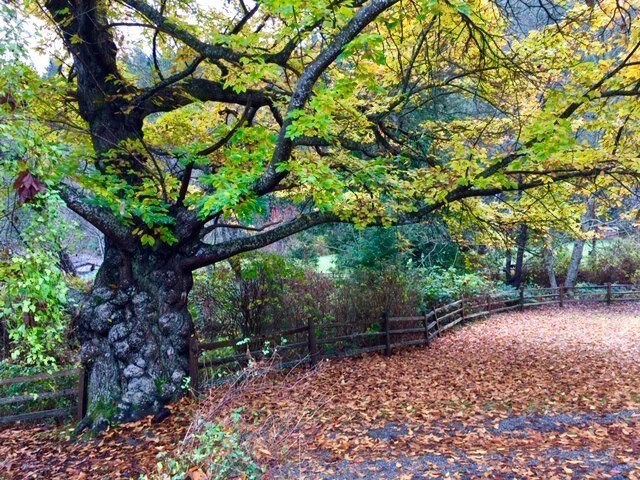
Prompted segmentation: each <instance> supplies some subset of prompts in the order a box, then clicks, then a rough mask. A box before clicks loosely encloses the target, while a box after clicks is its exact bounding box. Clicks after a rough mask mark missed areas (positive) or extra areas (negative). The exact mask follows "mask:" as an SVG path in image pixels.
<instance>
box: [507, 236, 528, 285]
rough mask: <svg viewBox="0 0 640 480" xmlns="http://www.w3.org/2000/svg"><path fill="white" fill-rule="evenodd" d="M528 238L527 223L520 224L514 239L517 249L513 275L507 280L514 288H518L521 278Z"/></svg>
mask: <svg viewBox="0 0 640 480" xmlns="http://www.w3.org/2000/svg"><path fill="white" fill-rule="evenodd" d="M528 239H529V227H528V226H527V225H524V224H523V225H520V228H519V231H518V238H517V240H516V243H517V247H518V250H517V252H516V264H515V270H514V272H513V276H511V278H510V279H509V280H508V283H509V285H512V286H514V287H516V288H520V285H521V284H522V280H523V278H522V277H523V267H524V254H525V249H526V247H527V240H528Z"/></svg>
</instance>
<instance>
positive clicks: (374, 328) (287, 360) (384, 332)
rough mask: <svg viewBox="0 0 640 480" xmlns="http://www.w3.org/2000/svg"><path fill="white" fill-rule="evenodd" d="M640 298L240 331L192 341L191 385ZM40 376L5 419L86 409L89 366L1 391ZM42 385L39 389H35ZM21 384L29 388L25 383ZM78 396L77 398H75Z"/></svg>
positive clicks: (470, 307)
mask: <svg viewBox="0 0 640 480" xmlns="http://www.w3.org/2000/svg"><path fill="white" fill-rule="evenodd" d="M637 300H640V287H637V286H632V285H611V284H609V285H601V286H594V287H577V288H575V289H573V290H572V291H569V292H565V291H564V289H562V288H555V289H552V288H536V289H520V290H513V291H510V292H505V293H501V294H492V295H481V296H473V297H463V298H461V299H459V300H456V301H454V302H451V303H448V304H446V305H442V306H440V307H438V308H435V309H433V310H431V311H428V312H424V313H423V314H420V315H415V316H405V317H398V316H389V315H387V314H385V315H383V316H382V318H380V319H373V321H371V322H368V323H335V322H328V323H322V324H315V322H314V321H313V320H309V321H308V323H307V324H306V325H302V326H300V327H296V328H291V329H288V330H284V331H280V332H274V333H268V334H265V335H260V336H255V337H251V338H248V339H247V338H236V339H229V340H220V341H216V342H210V343H198V342H197V341H196V339H195V337H191V338H190V342H189V353H190V355H189V375H190V377H191V386H192V388H193V389H194V391H199V390H200V389H201V387H203V386H205V385H206V384H207V383H209V384H210V383H212V382H213V381H215V380H217V379H218V378H221V377H224V376H225V375H226V374H228V373H230V372H232V371H234V370H238V369H240V368H242V367H243V366H246V365H247V364H248V363H249V362H251V361H252V360H254V359H260V358H264V357H269V356H273V357H274V358H275V359H276V360H277V362H278V365H279V366H281V367H288V366H293V365H296V364H300V363H308V364H311V365H314V364H316V363H317V362H318V361H319V360H320V359H323V358H338V357H346V356H353V355H360V354H363V353H369V352H384V353H385V355H391V353H392V352H393V351H394V350H396V349H398V348H403V347H408V346H413V345H429V344H430V343H431V341H433V340H434V339H435V338H436V337H439V336H440V335H441V334H442V333H443V332H446V331H447V330H449V329H450V328H453V327H455V326H456V325H459V324H462V323H466V322H469V321H472V320H476V319H479V318H486V317H488V316H489V315H491V314H494V313H500V312H506V311H510V310H520V311H522V310H524V309H526V308H532V307H538V306H543V305H558V306H561V307H562V306H564V305H566V304H569V303H576V302H594V301H595V302H605V303H606V304H608V305H610V304H612V303H615V302H624V301H637ZM59 378H60V379H62V378H66V379H74V380H73V381H71V382H69V381H67V383H70V385H67V386H66V387H65V388H61V389H55V388H54V389H53V390H51V389H48V390H47V391H43V390H42V388H43V386H42V385H38V382H43V381H49V380H52V379H59ZM25 384H26V385H28V384H36V385H35V386H34V387H33V389H29V388H27V390H28V393H19V394H14V395H12V396H6V397H0V425H2V424H7V423H13V422H17V421H26V420H41V419H45V418H51V417H67V416H71V415H74V414H75V416H76V418H78V419H81V418H82V417H83V416H84V414H85V412H86V388H85V385H86V372H85V370H84V369H70V370H63V371H59V372H53V373H51V374H48V373H40V374H37V375H31V376H25V377H14V378H7V379H0V394H1V392H2V391H3V390H4V389H7V388H9V387H10V386H14V385H25ZM38 389H40V390H38ZM22 390H24V388H22ZM62 398H69V399H75V400H76V401H75V404H74V405H72V406H70V407H67V408H52V409H46V410H37V407H36V408H32V409H30V410H29V411H27V412H23V413H16V414H11V413H10V414H8V415H4V416H3V413H2V411H3V409H4V410H7V408H9V407H12V406H16V405H23V406H27V405H29V404H31V403H34V402H35V403H38V402H41V401H50V400H57V399H62ZM71 403H73V402H71Z"/></svg>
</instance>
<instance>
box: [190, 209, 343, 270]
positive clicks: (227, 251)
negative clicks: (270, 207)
mask: <svg viewBox="0 0 640 480" xmlns="http://www.w3.org/2000/svg"><path fill="white" fill-rule="evenodd" d="M339 221H341V220H340V219H339V217H338V216H337V215H335V214H334V213H323V212H313V213H307V214H302V215H300V216H298V217H296V218H295V219H293V220H291V221H289V222H287V223H285V224H282V225H280V226H279V227H275V228H273V229H271V230H267V231H266V232H262V233H259V234H257V235H248V236H246V237H242V238H238V239H234V240H229V241H227V242H223V243H219V244H217V245H210V244H206V243H201V244H200V248H199V250H198V253H197V254H196V256H194V257H192V258H189V259H186V260H185V261H184V262H183V264H182V267H183V268H184V269H186V270H196V269H198V268H202V267H205V266H207V265H211V264H213V263H216V262H220V261H222V260H225V259H227V258H230V257H233V256H234V255H237V254H239V253H242V252H248V251H251V250H257V249H259V248H262V247H266V246H267V245H270V244H272V243H274V242H277V241H278V240H282V239H283V238H286V237H289V236H291V235H293V234H295V233H298V232H302V231H303V230H307V229H309V228H311V227H314V226H316V225H320V224H323V223H331V222H339Z"/></svg>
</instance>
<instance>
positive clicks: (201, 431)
mask: <svg viewBox="0 0 640 480" xmlns="http://www.w3.org/2000/svg"><path fill="white" fill-rule="evenodd" d="M239 415H240V412H239V411H236V412H233V413H232V414H231V416H230V421H228V422H224V423H218V422H208V421H207V422H202V423H201V424H199V425H198V426H197V431H196V433H194V434H193V435H192V436H191V437H190V441H189V442H188V443H187V444H186V446H185V448H182V449H181V450H180V455H175V456H174V455H170V454H167V453H162V454H160V455H159V456H158V460H159V461H158V464H157V473H156V474H153V475H151V476H149V477H143V478H150V479H156V480H183V479H184V478H207V479H211V480H226V479H235V478H243V479H247V480H257V479H259V478H260V477H261V475H262V473H263V469H262V468H261V467H260V466H259V465H258V464H257V463H256V461H255V460H254V458H253V456H252V455H251V453H250V451H249V449H248V445H247V444H246V443H245V442H244V441H243V440H242V436H241V433H240V430H239V428H238V424H239V422H240V417H239ZM196 473H197V474H199V475H200V476H197V477H196V476H195V474H196Z"/></svg>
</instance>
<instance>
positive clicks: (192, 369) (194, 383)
mask: <svg viewBox="0 0 640 480" xmlns="http://www.w3.org/2000/svg"><path fill="white" fill-rule="evenodd" d="M198 353H199V352H198V339H197V338H196V336H195V335H191V336H190V337H189V377H190V378H191V390H192V391H193V392H194V394H197V393H198V391H199V390H200V380H199V378H198V373H199V372H198V357H199V356H200V355H199V354H198Z"/></svg>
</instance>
